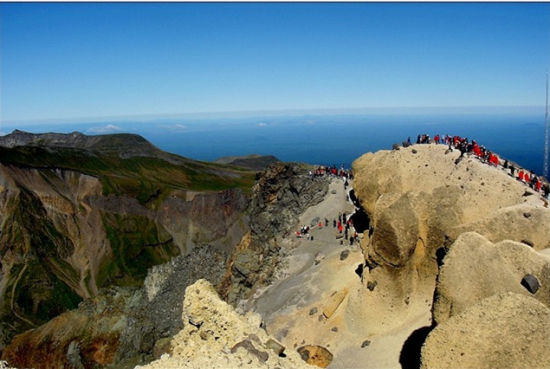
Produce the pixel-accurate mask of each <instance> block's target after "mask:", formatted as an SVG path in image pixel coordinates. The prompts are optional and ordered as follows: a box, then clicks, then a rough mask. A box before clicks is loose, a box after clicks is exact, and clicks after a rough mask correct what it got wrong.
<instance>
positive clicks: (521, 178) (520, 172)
mask: <svg viewBox="0 0 550 369" xmlns="http://www.w3.org/2000/svg"><path fill="white" fill-rule="evenodd" d="M518 178H519V180H520V181H522V182H523V170H520V171H519V173H518Z"/></svg>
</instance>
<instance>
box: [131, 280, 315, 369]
mask: <svg viewBox="0 0 550 369" xmlns="http://www.w3.org/2000/svg"><path fill="white" fill-rule="evenodd" d="M182 319H183V322H184V324H185V328H184V329H183V330H181V331H180V332H179V333H178V334H177V335H176V336H174V338H173V340H172V343H171V355H163V356H162V357H161V359H160V360H156V361H154V362H152V363H150V364H148V365H146V366H139V367H136V368H141V369H145V368H147V369H153V368H163V369H169V368H197V369H203V368H219V369H231V368H277V367H278V368H281V369H284V368H312V367H311V366H309V365H307V364H306V363H305V362H304V361H303V360H302V359H301V358H300V355H299V354H298V353H297V352H296V350H295V349H293V348H288V347H287V348H286V350H285V351H284V353H285V354H286V357H280V356H278V355H276V354H275V353H274V352H273V350H271V349H270V346H269V345H268V344H267V343H268V342H269V340H270V339H273V338H272V337H270V336H269V335H268V334H267V333H266V332H265V330H263V329H262V328H260V323H261V321H262V319H261V317H260V316H259V315H258V314H255V313H248V314H246V315H239V314H238V313H236V312H235V310H234V309H233V307H231V306H230V305H228V304H227V303H225V302H224V301H222V300H221V299H220V298H219V296H218V294H217V293H216V291H215V290H214V287H213V286H212V285H211V284H210V283H209V282H208V281H206V280H204V279H201V280H198V281H197V282H195V283H194V284H193V285H191V286H189V287H187V289H186V291H185V300H184V312H183V316H182Z"/></svg>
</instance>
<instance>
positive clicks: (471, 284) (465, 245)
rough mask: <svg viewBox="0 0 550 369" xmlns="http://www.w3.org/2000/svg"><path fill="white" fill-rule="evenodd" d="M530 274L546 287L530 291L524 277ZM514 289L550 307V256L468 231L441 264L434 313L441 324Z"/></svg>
mask: <svg viewBox="0 0 550 369" xmlns="http://www.w3.org/2000/svg"><path fill="white" fill-rule="evenodd" d="M526 275H530V276H532V278H536V280H537V282H538V283H540V285H541V286H542V288H540V289H539V290H537V292H536V293H534V294H533V293H531V292H529V291H528V290H527V289H526V288H525V287H524V286H522V284H521V281H522V279H523V278H524V277H525V276H526ZM505 292H513V293H516V294H522V295H525V296H532V297H534V298H536V299H537V300H539V301H540V302H541V303H542V304H544V305H545V306H547V307H550V258H548V257H546V256H543V255H541V254H539V253H538V252H536V251H534V250H533V249H532V248H531V247H529V246H527V245H525V244H521V243H518V242H514V241H501V242H499V243H496V244H493V243H491V242H490V241H488V240H487V239H486V238H484V237H482V236H480V235H479V234H477V233H473V232H470V233H464V234H462V235H460V236H459V238H458V239H457V240H456V241H455V242H454V243H453V244H452V245H451V246H450V248H449V251H448V253H447V255H446V256H445V258H444V260H443V265H442V266H441V268H440V271H439V275H438V282H437V286H436V290H435V295H434V296H435V298H434V306H433V317H434V322H435V323H436V324H441V323H443V322H444V321H446V320H447V319H449V318H450V317H452V316H454V315H457V314H460V313H461V312H462V311H464V310H466V309H467V308H469V307H471V306H473V305H475V304H477V303H479V302H480V301H481V300H483V299H485V298H487V297H490V296H493V295H497V294H501V293H505Z"/></svg>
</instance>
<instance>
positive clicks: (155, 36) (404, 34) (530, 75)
mask: <svg viewBox="0 0 550 369" xmlns="http://www.w3.org/2000/svg"><path fill="white" fill-rule="evenodd" d="M549 60H550V4H548V3H528V4H525V3H501V4H498V3H469V4H468V3H436V4H433V3H420V4H414V3H413V4H411V3H344V4H336V3H330V4H323V3H252V4H249V3H235V4H225V3H210V4H208V3H206V4H205V3H203V4H194V3H164V4H153V3H149V4H147V3H146V4H140V3H118V4H117V3H88V4H79V3H51V4H40V3H27V4H25V3H2V4H0V63H1V64H0V73H1V74H0V93H1V96H0V102H1V109H2V110H1V118H2V119H3V121H4V122H10V121H28V120H35V119H56V118H60V119H61V118H76V117H104V116H119V115H141V114H153V115H157V114H158V115H160V114H179V113H190V112H219V111H250V110H258V111H263V110H280V109H317V108H320V109H330V108H347V107H392V106H397V107H401V106H408V107H423V106H430V107H431V106H435V107H438V106H488V105H491V106H495V105H496V106H512V105H514V106H516V105H518V106H524V105H529V106H533V105H539V106H540V105H543V104H544V76H545V71H546V70H547V68H548V65H549Z"/></svg>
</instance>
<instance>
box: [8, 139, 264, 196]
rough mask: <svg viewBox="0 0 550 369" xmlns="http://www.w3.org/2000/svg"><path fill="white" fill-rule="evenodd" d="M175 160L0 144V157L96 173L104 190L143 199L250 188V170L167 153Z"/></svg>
mask: <svg viewBox="0 0 550 369" xmlns="http://www.w3.org/2000/svg"><path fill="white" fill-rule="evenodd" d="M166 156H167V157H171V158H172V159H173V160H174V162H178V164H174V163H171V162H168V161H166V160H164V159H162V158H159V157H153V156H134V157H130V158H126V159H123V158H121V157H119V156H118V155H116V154H114V153H101V152H99V151H98V152H93V151H87V150H82V149H72V148H55V149H52V148H46V147H39V146H20V147H15V148H1V147H0V162H2V163H4V164H10V165H16V166H20V167H33V168H41V169H57V168H59V169H67V170H73V171H77V172H81V173H84V174H88V175H92V176H95V177H97V178H98V179H99V180H100V181H101V183H102V185H103V193H104V194H105V195H110V194H115V195H121V194H124V195H128V196H131V197H134V198H136V199H138V201H139V202H140V203H141V204H142V205H147V204H149V203H150V202H151V201H154V200H155V199H156V198H158V197H159V196H160V195H161V194H163V193H167V192H169V191H170V190H174V189H179V190H185V189H189V190H193V191H219V190H225V189H229V188H241V189H243V190H244V191H246V192H248V191H249V190H250V188H251V187H252V185H253V184H254V172H253V171H247V170H244V169H236V168H235V167H230V166H226V165H220V164H214V163H206V162H200V161H193V160H189V159H185V158H182V157H179V156H177V155H169V154H166Z"/></svg>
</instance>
